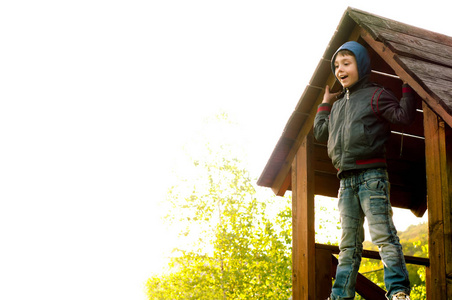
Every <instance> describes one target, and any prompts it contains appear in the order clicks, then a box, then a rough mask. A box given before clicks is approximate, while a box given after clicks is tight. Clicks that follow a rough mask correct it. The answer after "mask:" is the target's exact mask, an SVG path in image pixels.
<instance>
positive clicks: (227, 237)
mask: <svg viewBox="0 0 452 300" xmlns="http://www.w3.org/2000/svg"><path fill="white" fill-rule="evenodd" d="M219 121H220V123H221V124H222V126H223V125H225V123H226V125H227V126H229V125H231V124H230V123H229V122H228V120H227V116H225V115H221V116H219ZM211 125H212V124H209V128H211ZM218 131H221V132H225V131H223V130H221V128H220V129H218V128H217V129H215V130H212V132H214V133H216V132H218ZM215 137H218V136H217V135H216V136H214V137H212V136H210V137H207V140H208V141H209V142H208V143H206V142H205V141H201V142H199V141H197V142H198V144H202V145H209V146H207V147H204V148H202V149H196V151H193V152H192V153H197V155H198V156H196V155H195V156H194V157H192V159H191V164H190V165H191V167H192V169H190V171H189V172H187V174H186V175H185V177H184V178H182V179H180V180H178V181H177V184H176V185H175V186H174V187H172V188H171V189H170V190H169V192H168V195H167V201H166V202H167V203H169V204H170V207H169V208H168V210H169V211H170V214H169V215H168V218H167V221H168V222H169V224H170V225H171V226H177V227H178V228H179V229H180V233H181V234H180V245H183V246H181V247H179V248H178V249H175V251H174V255H173V256H172V258H171V261H170V263H169V271H168V272H166V273H163V274H160V275H155V276H153V277H151V278H149V280H148V281H147V284H146V291H147V295H148V297H149V299H152V300H155V299H157V300H159V299H162V300H163V299H164V300H169V299H171V300H173V299H174V300H177V299H184V300H185V299H201V300H202V299H206V300H215V299H223V300H225V299H289V298H290V296H291V287H292V280H291V250H292V246H291V244H292V228H291V221H292V219H291V218H292V217H291V205H290V204H291V199H290V198H289V197H286V198H280V197H278V198H277V199H276V198H275V197H274V196H273V195H270V194H268V193H263V194H261V193H262V192H263V191H261V190H259V189H257V188H255V186H254V182H255V180H252V179H251V178H250V175H249V173H248V171H247V170H246V169H245V168H244V167H243V166H242V165H241V162H240V161H239V160H238V159H236V158H235V156H234V155H232V154H231V153H235V152H236V151H234V150H231V148H230V147H229V146H228V144H227V143H226V144H225V143H224V139H225V138H224V136H221V141H220V142H219V143H217V144H216V145H215V144H213V143H214V141H215ZM212 149H217V150H216V151H213V150H212ZM336 202H337V199H331V198H324V197H316V206H315V214H316V242H318V243H324V244H335V245H337V244H338V242H339V238H340V224H339V220H338V219H339V218H338V217H339V216H338V211H337V203H336ZM399 237H400V239H401V243H402V245H403V248H404V253H405V254H406V255H414V256H421V257H428V237H427V225H426V224H421V225H418V226H411V227H409V228H408V229H407V230H406V231H405V232H402V233H400V234H399ZM365 248H366V249H372V250H377V249H376V247H375V246H374V245H373V244H372V243H370V242H366V244H365ZM382 270H383V266H382V263H381V261H379V260H371V259H365V258H364V259H363V261H362V264H361V268H360V272H361V273H363V274H364V275H365V276H367V277H368V278H369V279H370V280H372V281H373V282H375V283H376V284H378V285H379V286H380V287H382V288H384V283H383V271H382ZM408 270H409V273H410V280H411V283H412V294H411V296H412V297H411V299H413V300H418V299H419V300H420V299H425V298H426V289H425V268H423V267H419V266H413V265H408ZM356 299H362V298H361V297H360V296H359V295H357V297H356Z"/></svg>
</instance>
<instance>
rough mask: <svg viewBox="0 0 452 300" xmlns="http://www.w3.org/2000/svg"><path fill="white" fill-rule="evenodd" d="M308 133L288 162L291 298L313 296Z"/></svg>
mask: <svg viewBox="0 0 452 300" xmlns="http://www.w3.org/2000/svg"><path fill="white" fill-rule="evenodd" d="M313 140H314V137H313V136H312V134H308V135H306V136H305V138H304V139H303V142H302V143H301V146H300V147H299V150H298V152H297V155H296V157H295V159H294V160H293V163H292V230H293V233H292V236H293V241H292V275H293V277H292V292H293V299H294V300H306V299H308V300H316V299H317V298H316V295H315V293H316V290H315V261H316V260H315V215H314V167H313V164H312V161H313V149H314V146H313V142H314V141H313Z"/></svg>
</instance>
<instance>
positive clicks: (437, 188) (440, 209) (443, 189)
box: [423, 103, 450, 300]
mask: <svg viewBox="0 0 452 300" xmlns="http://www.w3.org/2000/svg"><path fill="white" fill-rule="evenodd" d="M423 110H424V131H425V156H426V158H427V159H426V175H427V199H428V200H427V206H428V223H429V256H430V282H429V283H428V284H429V289H430V290H431V291H430V293H429V294H430V299H429V300H441V299H447V298H446V296H447V294H446V292H447V290H446V286H447V281H446V260H445V259H446V258H445V230H444V217H445V215H444V214H445V212H444V205H443V202H446V201H445V199H449V195H447V194H446V193H447V191H448V187H447V184H446V183H445V182H447V164H446V162H445V161H444V159H445V157H447V156H446V155H447V153H446V147H445V132H444V126H441V121H440V120H439V118H438V116H437V115H436V114H435V113H434V112H433V111H432V110H431V109H430V108H429V107H428V105H427V104H425V103H424V104H423ZM445 197H446V198H445ZM449 217H450V216H449Z"/></svg>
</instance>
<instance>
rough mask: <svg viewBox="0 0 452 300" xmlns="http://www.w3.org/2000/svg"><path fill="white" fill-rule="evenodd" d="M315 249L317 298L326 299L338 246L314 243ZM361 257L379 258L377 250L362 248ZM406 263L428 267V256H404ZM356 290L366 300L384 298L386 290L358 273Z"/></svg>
mask: <svg viewBox="0 0 452 300" xmlns="http://www.w3.org/2000/svg"><path fill="white" fill-rule="evenodd" d="M315 250H316V282H318V283H321V284H318V285H317V287H316V295H317V298H318V299H326V298H327V297H328V296H329V293H330V291H331V284H332V282H331V279H332V278H334V277H335V275H336V268H337V265H338V260H337V258H336V257H335V256H334V255H333V254H339V247H338V246H332V245H323V244H315ZM362 257H365V258H371V259H380V254H379V253H378V252H377V251H371V250H363V253H362ZM405 261H406V263H407V264H414V265H421V266H426V267H428V266H429V265H430V261H429V259H428V258H423V257H416V256H408V255H406V256H405ZM356 292H357V293H358V294H360V295H361V296H362V297H364V298H365V299H366V300H386V297H385V294H386V292H385V291H384V290H383V289H381V288H380V287H379V286H378V285H376V284H375V283H373V282H372V281H370V280H369V279H367V278H366V277H365V276H364V275H362V274H360V273H358V277H357V280H356Z"/></svg>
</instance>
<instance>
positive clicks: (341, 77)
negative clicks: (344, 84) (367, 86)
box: [339, 75, 348, 80]
mask: <svg viewBox="0 0 452 300" xmlns="http://www.w3.org/2000/svg"><path fill="white" fill-rule="evenodd" d="M347 77H348V75H344V76H339V79H340V80H344V79H347Z"/></svg>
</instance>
